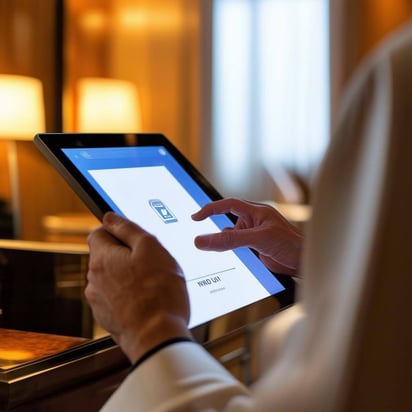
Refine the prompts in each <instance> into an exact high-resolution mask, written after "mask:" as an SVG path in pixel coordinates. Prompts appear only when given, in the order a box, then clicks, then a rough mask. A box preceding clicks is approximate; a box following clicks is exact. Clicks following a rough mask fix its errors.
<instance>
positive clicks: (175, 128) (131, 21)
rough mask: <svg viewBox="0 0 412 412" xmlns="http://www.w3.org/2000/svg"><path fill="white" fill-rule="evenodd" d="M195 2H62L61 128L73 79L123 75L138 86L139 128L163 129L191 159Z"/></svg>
mask: <svg viewBox="0 0 412 412" xmlns="http://www.w3.org/2000/svg"><path fill="white" fill-rule="evenodd" d="M200 4H201V0H173V1H171V0H157V1H155V2H154V1H151V0H110V1H109V0H94V1H93V3H92V4H90V5H89V3H88V2H82V1H80V0H68V2H67V5H68V7H67V19H68V20H67V21H68V25H67V30H66V33H67V35H66V38H67V51H68V54H67V59H66V62H67V65H66V73H67V80H68V83H67V85H66V86H67V88H66V91H67V95H68V96H69V97H68V100H67V101H66V103H67V104H66V109H67V113H66V112H65V114H68V116H69V121H68V122H67V128H68V129H70V128H73V129H74V130H75V121H70V119H72V120H73V119H74V117H75V116H73V113H71V112H72V109H73V108H72V107H70V106H71V105H73V104H75V103H76V102H75V96H74V89H75V84H76V80H77V79H78V78H79V77H82V76H107V77H113V78H119V79H124V80H129V81H131V82H133V83H134V84H135V85H136V86H137V88H138V90H139V94H140V100H141V108H142V122H143V130H144V131H148V132H161V133H164V134H166V135H167V136H168V137H169V138H170V139H171V140H172V141H173V142H174V143H175V144H176V145H177V146H178V147H179V148H180V149H181V150H182V151H183V152H184V153H185V154H186V155H187V156H188V157H189V158H190V160H192V161H193V162H194V163H198V161H199V156H200V154H199V151H200V148H199V135H200V130H199V128H200V127H199V122H200V114H199V112H200V103H199V98H200V38H201V37H200V19H201V16H200V7H201V5H200ZM93 22H94V23H93ZM70 96H71V97H70ZM70 113H71V114H72V116H70Z"/></svg>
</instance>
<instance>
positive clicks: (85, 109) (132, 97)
mask: <svg viewBox="0 0 412 412" xmlns="http://www.w3.org/2000/svg"><path fill="white" fill-rule="evenodd" d="M77 92H78V99H79V100H78V112H77V115H78V118H77V120H78V130H79V131H80V132H120V133H131V132H137V131H139V130H140V129H141V115H140V104H139V95H138V92H137V89H136V87H135V85H134V84H133V83H131V82H128V81H125V80H117V79H108V78H99V77H86V78H82V79H80V80H79V82H78V84H77Z"/></svg>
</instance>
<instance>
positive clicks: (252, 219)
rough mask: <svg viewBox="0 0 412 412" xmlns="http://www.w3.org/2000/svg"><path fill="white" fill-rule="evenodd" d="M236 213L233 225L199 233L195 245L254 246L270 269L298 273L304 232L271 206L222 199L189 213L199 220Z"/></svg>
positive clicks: (215, 247)
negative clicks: (212, 231) (217, 231)
mask: <svg viewBox="0 0 412 412" xmlns="http://www.w3.org/2000/svg"><path fill="white" fill-rule="evenodd" d="M223 213H232V214H234V215H235V216H237V217H238V219H237V222H236V224H235V226H234V227H233V228H225V229H224V230H223V231H222V232H220V233H216V234H206V235H200V236H197V237H196V238H195V245H196V246H197V247H198V248H199V249H202V250H214V251H224V250H229V249H235V248H237V247H242V246H247V247H250V248H252V249H254V250H255V251H256V252H257V253H258V255H259V258H260V259H261V260H262V262H263V263H264V264H265V265H266V266H267V267H268V268H269V269H270V270H272V271H273V272H277V273H283V274H288V275H294V276H298V274H299V267H300V255H301V248H302V241H303V236H302V234H301V233H300V232H299V231H298V229H297V228H296V227H294V226H293V225H292V224H290V223H289V222H288V221H287V220H286V219H285V218H284V217H283V216H282V215H281V214H280V213H279V212H278V211H276V210H275V209H274V208H272V207H271V206H268V205H265V204H260V203H254V202H247V201H243V200H239V199H222V200H218V201H216V202H212V203H209V204H207V205H206V206H204V207H203V208H202V209H200V210H199V211H198V212H196V213H195V214H193V215H192V218H193V220H196V221H200V220H203V219H206V218H207V217H210V216H212V215H216V214H223Z"/></svg>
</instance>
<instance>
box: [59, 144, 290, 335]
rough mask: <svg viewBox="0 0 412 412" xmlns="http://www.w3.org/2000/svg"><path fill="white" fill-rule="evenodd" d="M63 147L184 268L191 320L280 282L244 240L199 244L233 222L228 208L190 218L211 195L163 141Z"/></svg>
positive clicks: (244, 301)
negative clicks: (232, 244) (218, 248)
mask: <svg viewBox="0 0 412 412" xmlns="http://www.w3.org/2000/svg"><path fill="white" fill-rule="evenodd" d="M61 152H62V153H63V154H64V156H65V157H66V158H67V159H68V160H69V161H70V162H71V164H72V165H73V166H75V168H76V169H77V171H79V172H80V173H81V175H82V176H83V177H84V178H85V179H86V180H87V182H88V183H89V184H90V186H91V187H92V188H93V189H94V191H95V192H96V193H97V194H98V196H100V197H101V198H102V199H103V200H104V202H105V203H106V204H107V205H108V209H111V210H113V211H115V212H117V213H119V214H121V215H123V216H126V217H127V218H128V219H130V220H132V221H134V222H136V223H137V224H138V225H140V226H141V227H142V228H144V229H145V230H147V231H148V232H150V233H152V234H154V235H155V236H156V237H157V238H158V239H159V241H160V242H161V243H162V244H163V245H164V247H165V248H166V249H167V250H168V251H169V252H170V253H171V254H172V255H173V256H174V257H175V259H176V260H177V261H178V263H179V264H180V266H181V267H182V269H183V272H184V274H185V278H186V282H187V288H188V293H189V299H190V305H191V318H190V323H189V327H190V328H194V327H196V326H199V325H201V324H204V323H206V322H208V321H210V320H212V319H215V318H217V317H220V316H222V315H225V314H227V313H229V312H232V311H234V310H236V309H239V308H242V307H244V306H247V305H249V304H252V303H254V302H257V301H260V300H262V299H264V298H266V297H268V296H271V295H276V294H278V293H279V292H282V291H284V290H285V286H284V285H283V284H282V283H281V282H280V281H279V280H278V279H277V278H276V276H275V275H274V274H273V273H271V272H270V271H269V270H267V269H266V267H265V266H264V265H263V264H262V263H261V261H260V260H259V259H258V258H257V256H256V255H255V254H254V253H253V252H252V251H251V250H250V249H248V248H239V249H235V250H233V251H226V252H210V251H201V250H199V249H197V248H196V247H195V245H194V238H195V237H196V236H197V235H199V234H205V233H214V232H217V231H220V230H222V229H224V228H225V227H228V226H233V223H232V221H231V220H230V219H229V217H228V216H226V215H217V216H212V217H210V218H208V219H205V220H204V221H201V222H195V221H193V220H192V219H191V215H192V214H193V213H194V212H196V211H198V210H199V209H200V208H201V207H202V206H204V205H205V204H207V203H209V202H211V201H212V198H211V197H210V196H209V195H208V193H206V191H205V190H204V188H203V187H202V183H201V182H199V181H198V180H197V179H195V178H194V177H193V175H192V174H191V173H188V171H187V170H186V168H185V167H183V166H182V164H181V161H178V160H177V159H176V156H175V155H173V154H172V153H171V152H170V150H168V147H166V146H164V145H148V146H145V145H143V146H124V147H120V146H119V147H88V146H82V147H62V148H61Z"/></svg>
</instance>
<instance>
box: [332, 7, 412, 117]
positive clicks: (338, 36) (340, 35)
mask: <svg viewBox="0 0 412 412" xmlns="http://www.w3.org/2000/svg"><path fill="white" fill-rule="evenodd" d="M330 10H331V67H332V73H331V76H332V79H331V82H332V85H331V86H332V117H333V116H334V115H335V114H336V111H337V109H338V106H339V99H340V97H341V95H342V91H343V89H344V87H345V85H346V83H347V81H348V80H349V79H350V77H351V75H352V74H353V72H354V70H356V68H357V67H358V65H359V64H360V63H361V62H362V60H363V59H364V58H365V57H366V56H367V55H368V53H370V52H371V50H372V49H373V48H374V47H375V46H376V45H377V44H378V43H379V42H380V41H382V40H383V39H384V38H385V36H387V35H389V34H390V33H391V32H393V31H394V30H396V29H397V28H398V27H399V26H401V25H402V24H404V23H406V22H407V21H408V20H409V19H411V17H412V2H411V1H410V0H333V1H332V0H331V1H330Z"/></svg>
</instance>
